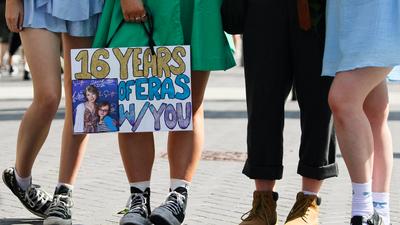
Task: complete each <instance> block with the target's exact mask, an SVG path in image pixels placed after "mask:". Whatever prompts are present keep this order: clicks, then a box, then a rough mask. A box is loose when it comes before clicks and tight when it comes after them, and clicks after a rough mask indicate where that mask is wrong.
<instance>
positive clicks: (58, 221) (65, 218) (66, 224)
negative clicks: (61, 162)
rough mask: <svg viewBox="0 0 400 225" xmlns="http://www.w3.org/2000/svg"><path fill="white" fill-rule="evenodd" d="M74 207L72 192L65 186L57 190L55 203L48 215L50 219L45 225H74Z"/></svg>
mask: <svg viewBox="0 0 400 225" xmlns="http://www.w3.org/2000/svg"><path fill="white" fill-rule="evenodd" d="M73 205H74V203H73V201H72V190H71V189H69V188H68V187H66V186H64V185H61V186H60V187H58V188H56V191H55V192H54V197H53V202H52V203H51V205H50V208H49V210H48V213H47V216H48V217H47V218H46V219H45V220H44V221H43V225H72V218H71V217H72V215H71V208H72V207H73Z"/></svg>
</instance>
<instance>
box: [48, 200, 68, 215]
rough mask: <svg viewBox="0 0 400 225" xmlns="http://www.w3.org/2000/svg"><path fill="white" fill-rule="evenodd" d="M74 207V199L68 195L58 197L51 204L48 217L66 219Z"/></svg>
mask: <svg viewBox="0 0 400 225" xmlns="http://www.w3.org/2000/svg"><path fill="white" fill-rule="evenodd" d="M73 206H74V203H73V201H72V199H71V198H70V197H69V196H67V195H56V196H55V197H54V199H53V202H52V203H51V205H50V207H49V210H48V212H49V213H48V215H49V216H57V217H61V218H66V217H67V216H69V214H70V213H69V210H70V208H72V207H73Z"/></svg>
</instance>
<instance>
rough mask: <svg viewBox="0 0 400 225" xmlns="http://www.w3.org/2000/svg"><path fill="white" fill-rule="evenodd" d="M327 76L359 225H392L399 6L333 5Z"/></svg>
mask: <svg viewBox="0 0 400 225" xmlns="http://www.w3.org/2000/svg"><path fill="white" fill-rule="evenodd" d="M327 10H328V11H327V13H328V14H327V15H328V16H327V36H326V45H325V56H324V66H323V72H322V75H324V76H330V77H334V80H333V84H332V87H331V90H330V92H329V105H330V107H331V109H332V112H333V117H334V121H335V128H336V130H337V137H338V141H339V145H340V150H341V152H342V155H343V159H344V161H345V163H346V166H347V169H348V171H349V174H350V178H351V182H352V211H351V217H352V218H351V222H350V224H353V225H365V224H370V225H381V224H384V225H390V207H389V200H390V198H389V193H390V181H391V175H392V167H393V149H392V148H393V146H392V137H391V133H390V130H389V127H388V122H387V120H388V115H389V97H388V88H387V84H386V79H387V75H388V74H389V73H390V71H391V70H392V68H393V67H394V66H397V65H399V64H400V55H399V52H400V4H399V2H398V1H397V0H380V1H373V0H353V1H347V0H328V5H327Z"/></svg>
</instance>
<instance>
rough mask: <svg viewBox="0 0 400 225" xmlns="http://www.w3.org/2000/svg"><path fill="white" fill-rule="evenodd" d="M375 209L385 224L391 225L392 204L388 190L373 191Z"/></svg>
mask: <svg viewBox="0 0 400 225" xmlns="http://www.w3.org/2000/svg"><path fill="white" fill-rule="evenodd" d="M372 200H373V203H374V209H375V211H376V212H377V213H378V214H379V215H380V216H381V217H382V219H383V222H384V224H385V225H386V224H387V225H390V206H389V193H388V192H372Z"/></svg>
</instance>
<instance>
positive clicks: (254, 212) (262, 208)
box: [241, 196, 273, 224]
mask: <svg viewBox="0 0 400 225" xmlns="http://www.w3.org/2000/svg"><path fill="white" fill-rule="evenodd" d="M257 200H258V201H257V202H254V204H253V207H252V209H251V210H249V211H248V212H246V213H245V214H243V215H242V217H241V219H242V220H243V221H250V220H252V219H253V218H255V217H259V218H260V219H262V220H263V221H266V222H267V224H270V221H269V218H268V217H267V215H270V214H272V213H273V212H272V210H271V209H270V207H269V206H268V205H265V204H264V203H265V202H266V201H265V200H264V197H263V196H262V197H261V198H260V199H257ZM267 211H268V212H267ZM258 212H262V213H258ZM264 212H267V213H264ZM247 215H248V216H247ZM245 216H247V217H246V218H244V217H245Z"/></svg>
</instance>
